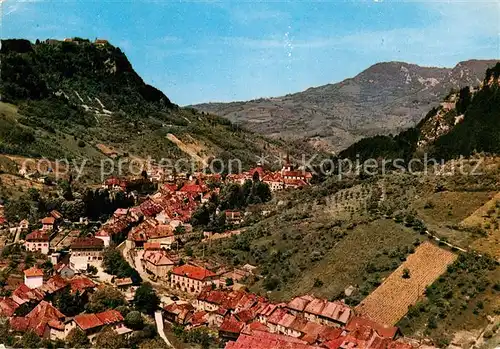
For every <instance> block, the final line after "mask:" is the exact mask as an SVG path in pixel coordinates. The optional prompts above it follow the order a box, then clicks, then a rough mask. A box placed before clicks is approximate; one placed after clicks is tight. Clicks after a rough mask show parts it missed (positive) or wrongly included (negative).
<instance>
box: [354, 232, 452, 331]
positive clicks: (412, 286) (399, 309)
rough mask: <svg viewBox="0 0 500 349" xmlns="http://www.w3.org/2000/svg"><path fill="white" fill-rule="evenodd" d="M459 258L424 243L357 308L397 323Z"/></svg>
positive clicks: (390, 323) (377, 317)
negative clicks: (406, 275) (407, 272)
mask: <svg viewBox="0 0 500 349" xmlns="http://www.w3.org/2000/svg"><path fill="white" fill-rule="evenodd" d="M456 258H457V256H456V255H455V254H454V253H452V252H450V251H447V250H444V249H442V248H439V247H437V246H435V245H433V244H432V243H430V242H425V243H423V244H421V245H420V246H419V247H418V248H417V249H416V250H415V253H414V254H412V255H410V256H408V259H407V260H406V261H405V262H404V263H403V264H401V265H400V266H399V268H397V269H396V270H395V271H394V272H393V273H392V274H391V275H389V277H388V278H387V279H386V280H384V282H383V283H382V284H381V285H380V286H379V287H378V288H377V289H375V291H373V292H372V293H371V294H370V295H368V297H366V298H365V299H364V300H363V301H362V302H361V303H360V304H359V305H358V306H357V307H356V308H355V310H356V312H357V313H360V314H362V315H365V316H367V317H368V318H371V319H373V320H374V321H377V322H379V323H381V324H385V325H391V326H392V325H394V324H396V323H397V322H398V321H399V320H400V319H401V318H402V317H403V316H404V315H405V314H406V312H407V311H408V307H409V306H410V305H413V304H415V303H416V302H417V301H418V300H419V298H420V297H422V296H423V295H424V291H425V288H426V287H427V286H428V285H430V284H432V283H433V282H434V280H436V279H437V278H438V277H439V276H440V275H441V274H442V273H444V272H445V271H446V268H447V266H448V265H449V264H451V263H453V261H454V260H455V259H456ZM405 270H407V271H409V277H407V278H405V277H403V274H404V271H405Z"/></svg>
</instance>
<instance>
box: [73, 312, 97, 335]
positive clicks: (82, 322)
mask: <svg viewBox="0 0 500 349" xmlns="http://www.w3.org/2000/svg"><path fill="white" fill-rule="evenodd" d="M74 320H75V322H76V324H77V325H78V327H80V328H81V329H82V330H83V331H86V330H88V329H91V328H95V327H100V326H102V325H103V323H102V322H101V320H99V318H98V317H97V316H96V314H80V315H77V316H75V318H74Z"/></svg>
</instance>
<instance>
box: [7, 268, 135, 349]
mask: <svg viewBox="0 0 500 349" xmlns="http://www.w3.org/2000/svg"><path fill="white" fill-rule="evenodd" d="M62 269H63V268H61V266H60V265H57V264H56V265H55V266H54V273H53V275H52V276H50V277H48V278H46V277H45V276H46V275H44V271H43V270H42V269H39V268H38V267H31V268H29V269H26V270H24V282H23V283H22V284H20V285H19V286H18V287H16V288H15V289H14V290H13V291H12V294H11V295H10V296H9V297H3V298H2V299H0V315H1V316H4V317H6V318H8V319H9V322H10V326H11V328H12V330H13V331H14V332H17V333H23V332H26V331H29V330H31V331H33V332H34V333H36V334H37V335H38V336H40V337H41V338H46V339H50V340H58V339H60V340H64V339H65V338H66V336H67V335H68V334H69V332H70V331H71V330H72V329H74V328H79V329H81V330H82V331H83V332H84V333H85V334H86V335H87V336H88V338H89V339H90V340H93V338H94V337H95V336H96V335H97V334H98V333H99V332H100V331H101V330H102V329H103V328H104V327H111V328H112V329H114V330H115V332H116V333H117V334H118V335H124V334H127V333H129V332H131V330H130V329H128V328H126V327H125V326H124V318H123V316H122V315H121V314H120V313H119V312H118V311H116V310H107V311H104V312H101V313H96V314H88V313H85V314H79V315H76V316H74V317H68V316H66V315H64V314H63V313H62V312H61V311H60V310H59V309H57V308H56V307H55V306H54V305H53V304H52V300H53V299H54V297H55V296H57V295H58V294H60V293H62V292H66V291H69V292H70V293H71V294H76V293H78V294H79V295H80V296H81V297H84V296H88V295H89V294H91V293H93V292H94V291H95V290H96V289H97V288H98V287H100V286H99V285H97V284H96V283H95V282H94V281H92V280H91V279H89V278H87V277H86V276H81V275H75V274H74V273H71V274H69V275H68V274H65V273H62V272H61V270H62ZM23 305H30V306H31V307H32V309H31V310H30V311H29V312H28V313H27V314H26V315H25V316H20V315H18V314H17V310H18V309H19V308H20V307H21V306H23Z"/></svg>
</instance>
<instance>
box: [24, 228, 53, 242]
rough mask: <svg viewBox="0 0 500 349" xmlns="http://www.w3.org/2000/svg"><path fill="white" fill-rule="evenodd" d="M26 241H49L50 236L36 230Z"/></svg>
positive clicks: (27, 236)
mask: <svg viewBox="0 0 500 349" xmlns="http://www.w3.org/2000/svg"><path fill="white" fill-rule="evenodd" d="M25 240H26V241H49V235H48V234H45V233H44V232H43V231H41V230H34V231H33V232H32V233H30V234H28V235H26V239H25Z"/></svg>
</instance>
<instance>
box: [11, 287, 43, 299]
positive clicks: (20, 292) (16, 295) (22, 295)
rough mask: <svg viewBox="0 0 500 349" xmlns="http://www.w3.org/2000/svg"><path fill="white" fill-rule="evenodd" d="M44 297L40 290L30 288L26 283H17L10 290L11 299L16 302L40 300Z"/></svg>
mask: <svg viewBox="0 0 500 349" xmlns="http://www.w3.org/2000/svg"><path fill="white" fill-rule="evenodd" d="M44 297H45V294H44V293H43V292H41V291H40V290H38V289H36V288H34V289H31V288H29V287H28V286H26V284H21V285H19V286H18V287H17V288H16V289H15V290H14V291H13V292H12V299H14V300H15V301H16V303H19V304H23V303H26V302H29V301H32V300H33V301H41V300H42V299H43V298H44Z"/></svg>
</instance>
